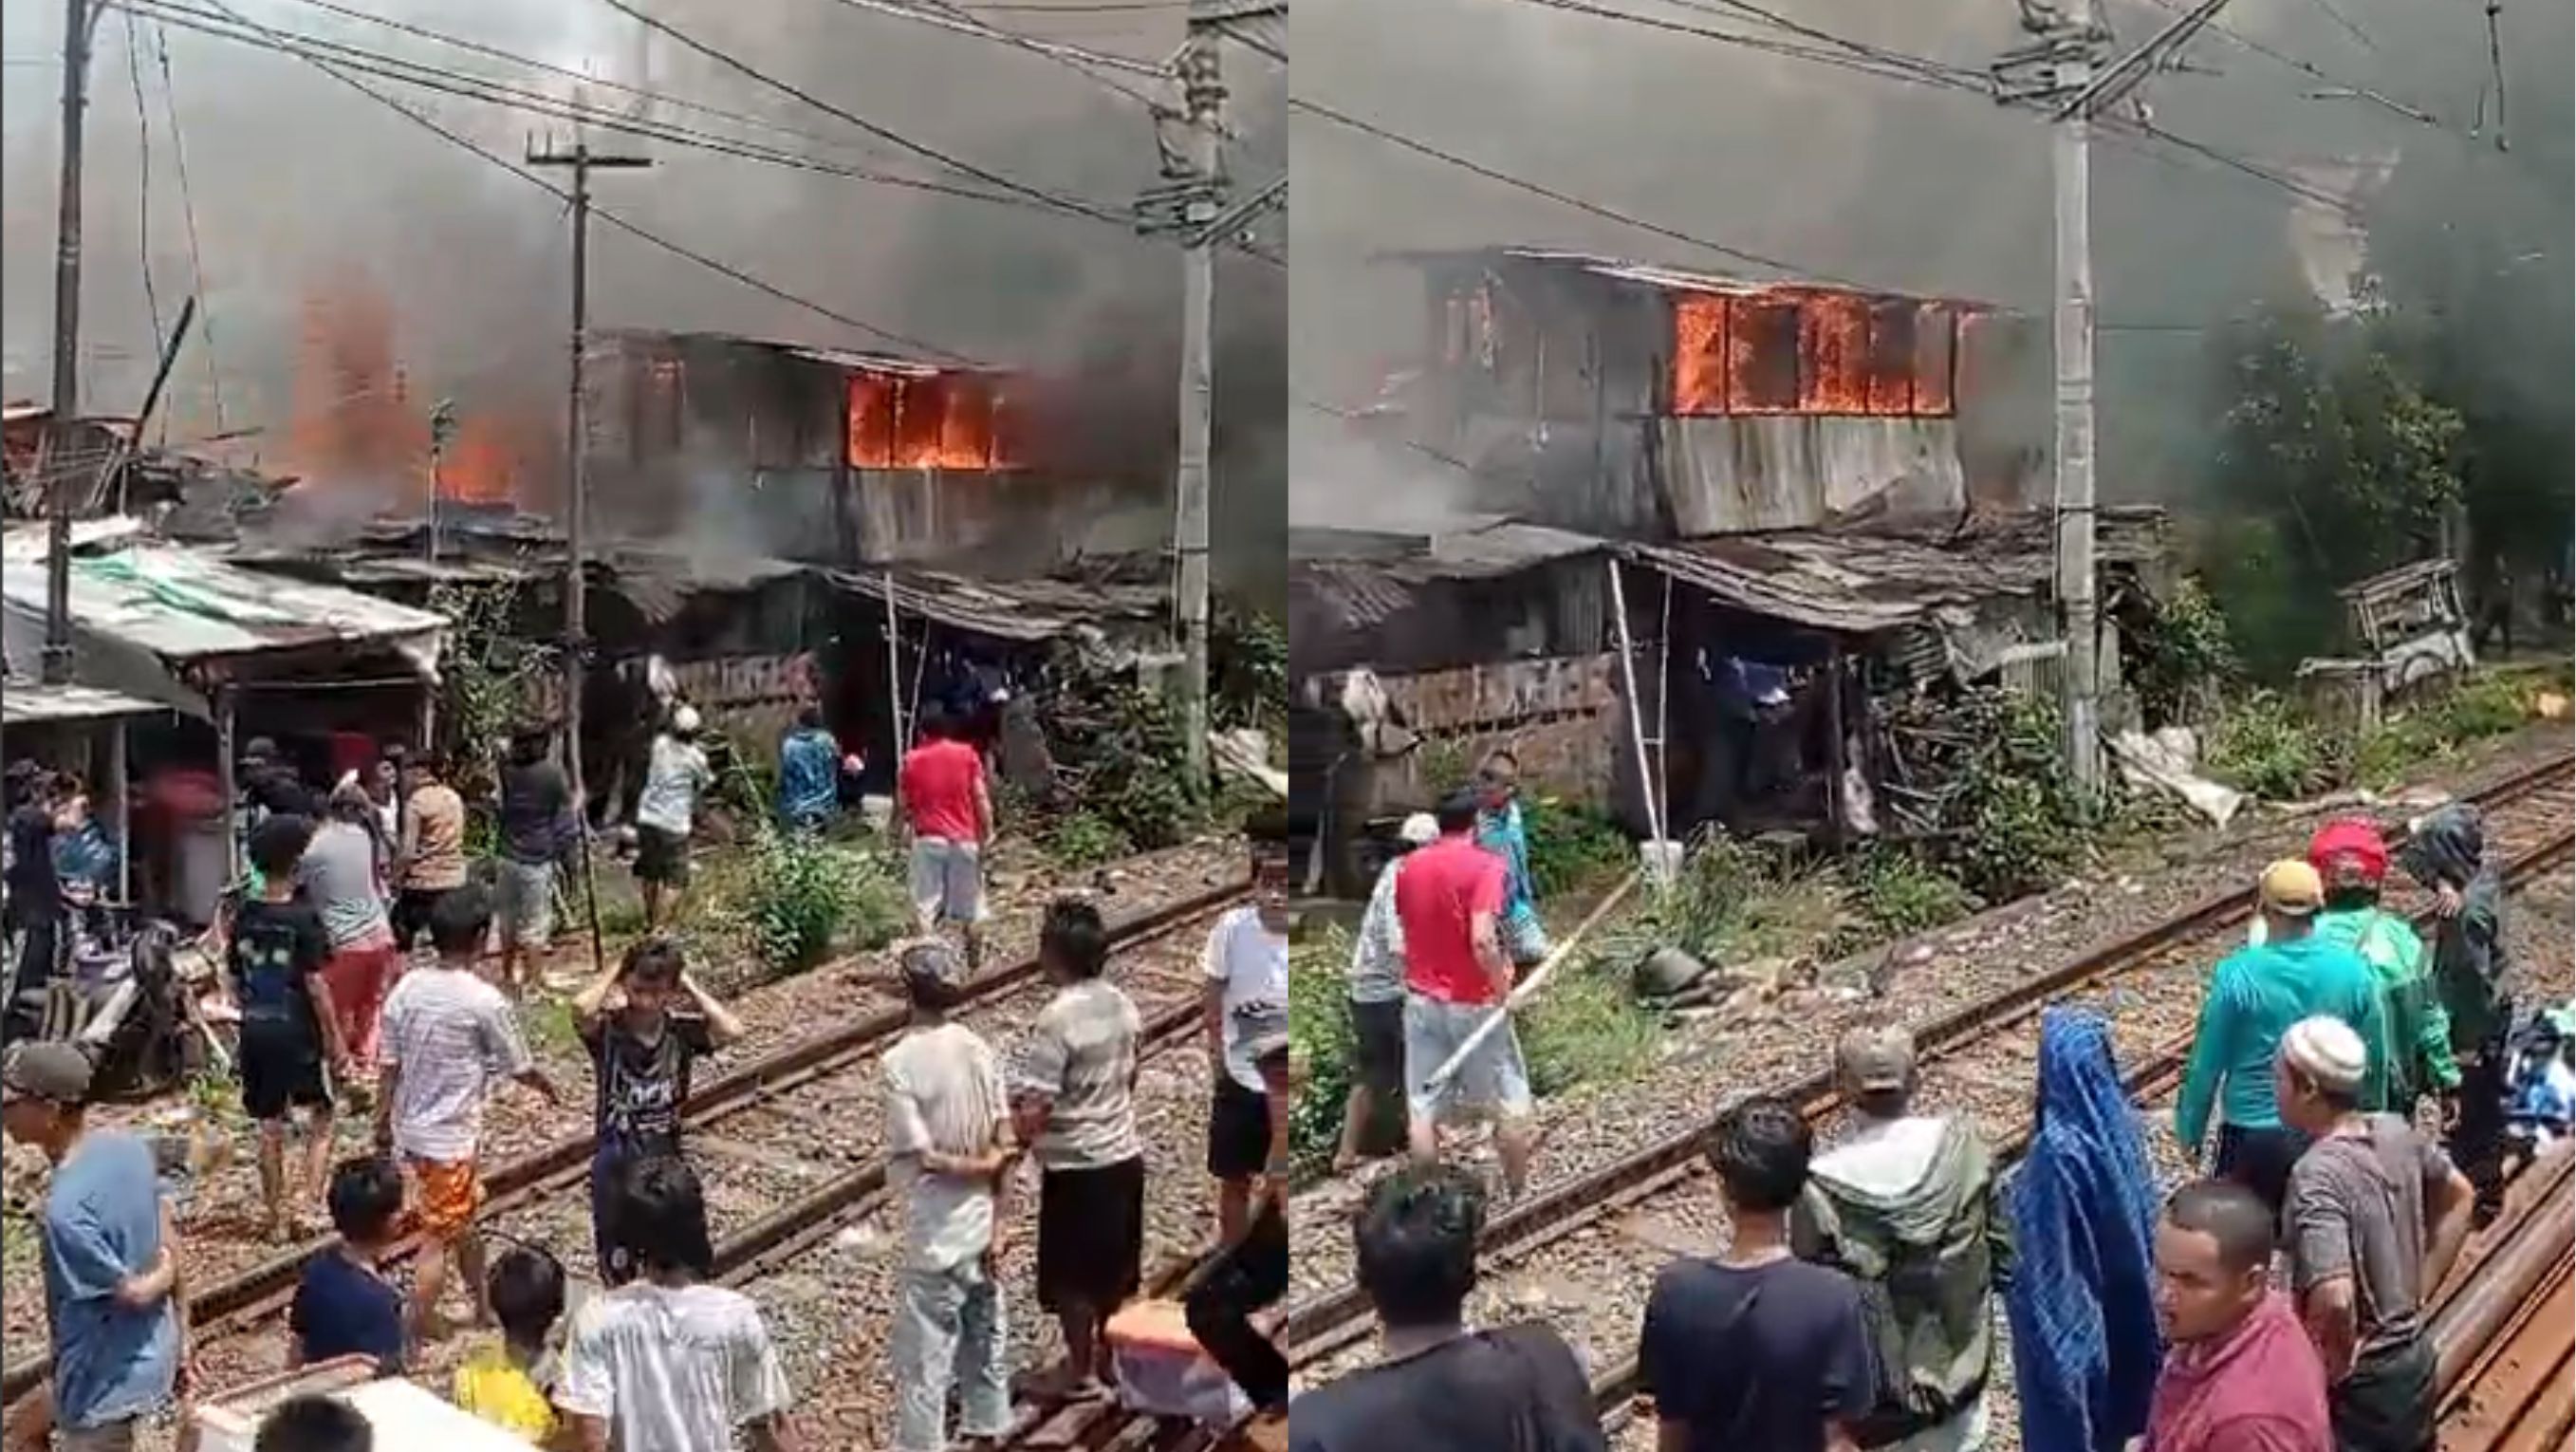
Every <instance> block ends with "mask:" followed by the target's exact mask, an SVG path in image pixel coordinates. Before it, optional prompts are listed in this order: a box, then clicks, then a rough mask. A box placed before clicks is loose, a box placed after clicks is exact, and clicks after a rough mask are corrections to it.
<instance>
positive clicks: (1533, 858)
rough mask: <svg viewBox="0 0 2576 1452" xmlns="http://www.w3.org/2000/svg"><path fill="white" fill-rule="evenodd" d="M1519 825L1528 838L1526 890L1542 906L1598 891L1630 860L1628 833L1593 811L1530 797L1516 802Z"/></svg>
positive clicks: (1632, 857)
mask: <svg viewBox="0 0 2576 1452" xmlns="http://www.w3.org/2000/svg"><path fill="white" fill-rule="evenodd" d="M1521 825H1522V827H1523V829H1524V830H1525V831H1527V832H1528V834H1529V860H1530V880H1531V886H1532V888H1533V889H1534V890H1535V891H1536V892H1537V894H1538V900H1539V901H1540V902H1542V903H1544V902H1550V901H1553V900H1556V899H1559V898H1563V897H1567V896H1570V895H1573V894H1576V893H1580V892H1583V891H1585V890H1587V889H1590V888H1595V887H1598V886H1599V885H1600V884H1601V883H1602V882H1603V881H1604V880H1605V879H1608V878H1611V877H1615V876H1616V875H1618V874H1619V873H1622V872H1625V871H1626V870H1627V869H1628V868H1629V867H1631V866H1633V865H1634V864H1635V861H1636V856H1637V853H1636V849H1635V848H1634V847H1632V846H1630V845H1629V842H1628V834H1627V833H1625V832H1622V831H1621V830H1619V824H1618V823H1616V822H1614V821H1612V820H1611V819H1610V817H1609V814H1608V813H1606V812H1603V811H1601V810H1600V809H1599V808H1597V807H1592V806H1588V805H1585V804H1584V803H1581V802H1571V801H1567V800H1565V799H1564V798H1562V797H1530V798H1527V799H1525V800H1523V801H1522V803H1521Z"/></svg>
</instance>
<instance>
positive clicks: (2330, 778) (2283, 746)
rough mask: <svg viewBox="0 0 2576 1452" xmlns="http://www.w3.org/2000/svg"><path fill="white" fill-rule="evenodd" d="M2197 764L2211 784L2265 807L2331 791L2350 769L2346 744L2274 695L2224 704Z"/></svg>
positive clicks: (2249, 696) (2257, 693) (2255, 693)
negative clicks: (2259, 799)
mask: <svg viewBox="0 0 2576 1452" xmlns="http://www.w3.org/2000/svg"><path fill="white" fill-rule="evenodd" d="M2201 757H2202V763H2203V765H2204V766H2205V767H2206V768H2207V769H2208V772H2209V775H2210V776H2211V778H2212V779H2214V780H2217V781H2223V782H2225V783H2227V784H2228V785H2229V786H2232V787H2234V788H2236V789H2237V790H2238V791H2241V792H2250V793H2252V794H2253V795H2255V796H2258V797H2262V798H2264V799H2266V800H2270V801H2296V800H2298V799H2300V798H2302V797H2307V796H2312V795H2314V794H2316V793H2318V792H2320V791H2324V790H2326V789H2328V788H2329V787H2331V786H2332V785H2333V784H2334V783H2335V782H2336V781H2337V780H2339V779H2340V778H2341V777H2342V775H2343V773H2344V770H2345V768H2346V767H2347V766H2348V765H2349V759H2350V753H2349V743H2348V742H2346V741H2344V740H2342V739H2341V738H2340V737H2339V735H2338V734H2337V733H2335V732H2333V731H2331V730H2328V729H2327V728H2325V727H2323V726H2321V725H2318V724H2317V723H2315V722H2313V721H2310V720H2309V719H2307V718H2306V717H2305V716H2302V715H2301V714H2299V712H2298V711H2297V709H2296V708H2294V707H2293V706H2292V705H2291V704H2290V702H2289V701H2287V700H2286V699H2284V698H2283V697H2282V696H2280V695H2279V694H2278V693H2276V692H2272V691H2265V690H2255V691H2252V692H2249V693H2247V694H2246V695H2244V696H2242V697H2240V698H2239V699H2237V700H2235V701H2233V702H2231V703H2229V705H2228V706H2227V708H2226V709H2225V710H2224V711H2223V712H2222V713H2221V714H2220V715H2219V718H2218V721H2217V723H2216V724H2215V725H2214V726H2213V727H2212V728H2211V730H2210V733H2209V741H2208V744H2207V746H2205V747H2204V748H2203V749H2202V752H2201Z"/></svg>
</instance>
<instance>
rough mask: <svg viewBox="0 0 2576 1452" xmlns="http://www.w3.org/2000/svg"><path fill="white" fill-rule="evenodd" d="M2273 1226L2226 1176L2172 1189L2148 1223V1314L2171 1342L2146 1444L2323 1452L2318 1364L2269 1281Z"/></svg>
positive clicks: (2329, 1444)
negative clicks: (2151, 1228)
mask: <svg viewBox="0 0 2576 1452" xmlns="http://www.w3.org/2000/svg"><path fill="white" fill-rule="evenodd" d="M2276 1234H2277V1222H2276V1221H2275V1220H2274V1219H2273V1217H2272V1211H2271V1207H2269V1206H2267V1205H2266V1204H2264V1203H2263V1200H2262V1197H2260V1196H2258V1195H2256V1194H2255V1193H2254V1192H2253V1191H2251V1190H2248V1189H2246V1188H2245V1187H2244V1186H2242V1185H2239V1184H2236V1183H2234V1182H2233V1181H2229V1180H2202V1181H2200V1182H2199V1183H2197V1184H2191V1185H2185V1186H2183V1187H2182V1188H2181V1189H2180V1190H2177V1191H2175V1192H2174V1197H2173V1199H2172V1200H2171V1201H2170V1202H2169V1203H2167V1204H2166V1206H2165V1213H2164V1218H2163V1220H2162V1222H2161V1223H2159V1224H2158V1225H2157V1226H2156V1319H2157V1320H2158V1321H2159V1322H2160V1323H2162V1327H2163V1330H2164V1333H2165V1340H2166V1342H2167V1344H2168V1345H2169V1346H2170V1347H2171V1348H2172V1349H2171V1350H2169V1351H2167V1352H2166V1353H2165V1365H2164V1371H2163V1373H2162V1374H2161V1375H2159V1376H2158V1377H2157V1378H2156V1390H2155V1399H2154V1401H2153V1402H2152V1403H2151V1404H2150V1405H2149V1407H2148V1411H2147V1435H2146V1437H2145V1438H2144V1439H2143V1440H2142V1441H2139V1442H2133V1443H2131V1444H2130V1446H2131V1447H2132V1448H2133V1449H2134V1448H2144V1449H2145V1452H2333V1448H2334V1445H2335V1442H2334V1434H2333V1433H2332V1432H2331V1431H2330V1430H2329V1429H2328V1425H2327V1421H2326V1372H2325V1367H2324V1365H2323V1364H2322V1363H2320V1362H2319V1361H2318V1360H2317V1351H2316V1347H2315V1345H2314V1344H2312V1343H2311V1342H2310V1341H2309V1340H2308V1333H2307V1332H2306V1331H2305V1330H2304V1329H2302V1328H2301V1326H2300V1325H2299V1317H2298V1313H2296V1312H2295V1311H2292V1310H2291V1309H2290V1302H2289V1298H2288V1297H2286V1296H2284V1295H2282V1294H2281V1293H2280V1292H2279V1291H2277V1290H2274V1289H2273V1288H2272V1246H2273V1242H2274V1239H2275V1236H2276Z"/></svg>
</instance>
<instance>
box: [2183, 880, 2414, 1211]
mask: <svg viewBox="0 0 2576 1452" xmlns="http://www.w3.org/2000/svg"><path fill="white" fill-rule="evenodd" d="M2257 893H2258V898H2259V902H2260V905H2261V909H2262V913H2263V930H2264V941H2263V942H2262V943H2260V944H2251V945H2248V946H2246V947H2243V948H2239V949H2237V950H2236V951H2235V952H2233V953H2230V954H2229V955H2227V957H2226V958H2224V959H2222V960H2221V961H2220V962H2219V965H2218V968H2217V970H2216V971H2215V972H2213V973H2211V974H2210V978H2209V989H2208V992H2207V994H2206V995H2205V996H2204V997H2203V998H2202V999H2201V1003H2200V1026H2199V1029H2198V1031H2196V1032H2195V1033H2194V1034H2193V1035H2192V1041H2191V1059H2190V1061H2189V1062H2188V1063H2186V1064H2185V1065H2184V1066H2183V1073H2182V1089H2181V1091H2180V1092H2179V1093H2178V1094H2176V1095H2175V1099H2174V1137H2175V1138H2176V1139H2177V1140H2179V1141H2181V1143H2182V1147H2183V1150H2184V1152H2185V1153H2187V1154H2190V1155H2191V1156H2192V1157H2193V1158H2194V1159H2195V1160H2197V1159H2198V1158H2199V1155H2200V1142H2201V1137H2202V1135H2203V1134H2204V1133H2205V1132H2206V1131H2207V1130H2208V1128H2209V1119H2210V1111H2211V1110H2212V1108H2213V1107H2214V1108H2216V1109H2217V1111H2218V1116H2219V1124H2218V1154H2217V1162H2216V1165H2215V1168H2216V1170H2217V1173H2218V1176H2219V1178H2221V1179H2226V1180H2234V1181H2235V1182H2236V1183H2238V1184H2240V1185H2243V1186H2244V1187H2246V1188H2247V1189H2249V1190H2252V1191H2253V1192H2254V1193H2255V1194H2257V1195H2259V1196H2261V1197H2262V1199H2263V1203H2264V1204H2266V1205H2268V1206H2270V1207H2271V1209H2272V1213H2273V1215H2274V1216H2275V1217H2276V1218H2277V1217H2278V1216H2279V1215H2280V1213H2281V1202H2282V1199H2283V1197H2284V1196H2286V1195H2287V1194H2288V1192H2289V1184H2290V1166H2291V1165H2293V1164H2295V1163H2297V1161H2298V1158H2299V1155H2300V1153H2301V1152H2302V1151H2303V1150H2304V1149H2305V1148H2306V1144H2305V1142H2304V1141H2303V1140H2302V1139H2301V1138H2300V1136H2299V1134H2298V1132H2297V1131H2295V1130H2292V1129H2289V1128H2286V1127H2284V1126H2283V1125H2282V1123H2281V1107H2280V1104H2279V1102H2278V1101H2277V1099H2276V1098H2275V1097H2274V1094H2273V1074H2272V1060H2273V1056H2274V1055H2276V1054H2278V1053H2279V1052H2280V1048H2281V1036H2282V1035H2283V1034H2285V1033H2288V1032H2289V1031H2290V1026H2291V1025H2292V1024H2295V1023H2297V1022H2298V1021H2299V1020H2301V1019H2304V1018H2312V1017H2315V1016H2316V1015H2318V1014H2324V1015H2327V1016H2328V1017H2332V1018H2339V1019H2342V1020H2343V1021H2344V1023H2345V1024H2346V1025H2347V1026H2348V1027H2350V1028H2351V1029H2352V1030H2353V1031H2354V1032H2355V1033H2358V1034H2360V1035H2361V1041H2362V1042H2363V1043H2366V1044H2375V1043H2381V1042H2384V1038H2383V1035H2382V1033H2381V1029H2380V1018H2381V1015H2382V1012H2383V1010H2382V1008H2381V1003H2380V996H2379V984H2378V979H2377V978H2376V977H2375V976H2374V975H2373V974H2372V973H2371V971H2370V965H2369V964H2368V963H2366V962H2364V961H2363V960H2362V957H2361V955H2360V954H2359V953H2356V952H2354V951H2353V950H2352V949H2351V948H2348V947H2346V946H2344V945H2343V944H2342V943H2339V942H2335V941H2333V940H2331V939H2329V938H2327V937H2325V936H2322V935H2320V934H2318V933H2317V932H2316V931H2315V926H2316V915H2317V913H2318V912H2319V911H2320V910H2322V909H2323V908H2324V906H2325V881H2324V879H2323V878H2321V877H2320V876H2318V874H2317V870H2316V868H2314V867H2312V866H2310V865H2309V864H2307V863H2305V862H2302V861H2299V860H2297V859H2295V858H2293V859H2289V860H2285V861H2281V862H2275V863H2273V864H2272V865H2271V866H2270V867H2268V868H2265V869H2264V871H2263V880H2262V884H2261V886H2260V887H2259V888H2258V889H2257ZM2386 1071H2387V1066H2386V1065H2384V1064H2373V1065H2371V1066H2370V1069H2369V1075H2370V1077H2369V1078H2368V1079H2367V1080H2366V1081H2365V1083H2366V1088H2365V1089H2364V1091H2363V1098H2364V1100H2365V1101H2366V1102H2376V1101H2375V1099H2373V1096H2375V1095H2378V1094H2379V1093H2380V1089H2379V1084H2380V1080H2381V1076H2382V1075H2383V1074H2385V1073H2386ZM2222 1090H2223V1093H2222Z"/></svg>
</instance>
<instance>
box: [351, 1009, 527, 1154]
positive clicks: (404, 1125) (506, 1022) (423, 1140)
mask: <svg viewBox="0 0 2576 1452" xmlns="http://www.w3.org/2000/svg"><path fill="white" fill-rule="evenodd" d="M383 1054H384V1061H385V1064H386V1066H387V1067H389V1068H396V1069H399V1070H400V1073H399V1074H398V1075H397V1077H396V1079H395V1081H394V1106H393V1119H394V1148H395V1149H396V1150H398V1151H400V1152H401V1153H403V1154H406V1155H411V1156H414V1157H416V1158H419V1159H424V1160H435V1161H438V1162H440V1163H452V1162H454V1161H457V1160H462V1159H470V1158H471V1157H472V1156H473V1154H474V1145H475V1141H476V1140H477V1139H479V1138H481V1136H482V1133H483V1099H484V1096H485V1095H486V1094H488V1093H490V1092H491V1088H492V1081H493V1080H495V1079H506V1078H511V1077H514V1076H516V1075H520V1074H524V1073H526V1072H528V1070H529V1068H530V1067H531V1066H532V1065H533V1062H534V1061H533V1060H531V1059H530V1058H529V1057H528V1046H527V1042H526V1041H525V1040H524V1039H522V1038H521V1037H520V1036H519V1024H518V1020H517V1018H516V1017H515V1016H514V1015H513V1014H512V1013H511V1012H510V1001H509V1000H508V999H506V998H504V997H502V995H501V990H500V989H498V988H495V987H493V986H492V985H491V984H489V983H487V982H485V981H483V979H482V978H480V977H478V976H476V975H475V974H474V973H473V972H471V971H470V970H467V969H462V968H450V967H448V966H446V965H445V964H443V963H434V964H428V965H424V966H422V967H419V968H415V969H413V970H412V971H411V972H409V973H406V974H404V975H403V976H402V980H401V981H400V982H398V983H396V984H395V985H394V991H393V993H392V994H391V995H390V996H388V997H387V998H386V999H385V1012H384V1033H383Z"/></svg>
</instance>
